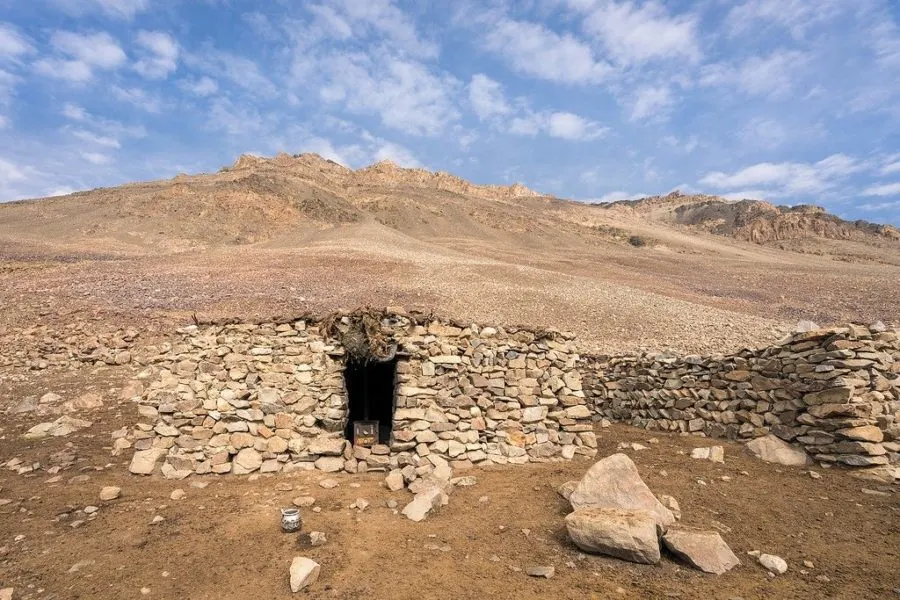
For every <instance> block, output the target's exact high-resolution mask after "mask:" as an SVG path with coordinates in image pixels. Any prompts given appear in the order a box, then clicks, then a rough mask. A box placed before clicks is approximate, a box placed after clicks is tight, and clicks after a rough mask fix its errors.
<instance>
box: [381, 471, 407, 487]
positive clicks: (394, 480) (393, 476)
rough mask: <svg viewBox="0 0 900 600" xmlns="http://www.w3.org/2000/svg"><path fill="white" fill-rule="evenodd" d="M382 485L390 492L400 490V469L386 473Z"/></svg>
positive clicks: (401, 476) (401, 477)
mask: <svg viewBox="0 0 900 600" xmlns="http://www.w3.org/2000/svg"><path fill="white" fill-rule="evenodd" d="M384 484H385V485H386V486H387V489H389V490H391V491H392V492H396V491H398V490H402V489H403V474H402V473H401V472H400V469H394V470H392V471H391V472H390V473H388V474H387V477H385V478H384Z"/></svg>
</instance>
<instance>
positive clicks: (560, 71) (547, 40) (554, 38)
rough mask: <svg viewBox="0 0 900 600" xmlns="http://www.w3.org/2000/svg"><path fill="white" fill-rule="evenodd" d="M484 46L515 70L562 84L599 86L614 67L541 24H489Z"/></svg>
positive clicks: (583, 45) (505, 21)
mask: <svg viewBox="0 0 900 600" xmlns="http://www.w3.org/2000/svg"><path fill="white" fill-rule="evenodd" d="M487 28H488V30H487V34H486V36H485V46H486V47H487V48H488V50H491V51H493V52H495V53H497V54H500V55H501V56H503V57H504V58H505V59H506V61H507V62H508V63H509V64H510V65H511V66H512V68H513V69H515V70H516V71H519V72H520V73H524V74H526V75H531V76H534V77H537V78H539V79H546V80H548V81H557V82H560V83H572V84H592V83H599V82H601V81H603V80H604V79H606V78H607V76H608V75H609V74H610V73H611V72H612V67H611V66H610V65H609V64H608V63H606V62H604V61H600V60H597V59H596V58H595V57H594V53H593V51H592V50H591V47H590V46H589V45H588V44H586V43H584V42H582V41H581V40H578V39H576V38H575V37H573V36H572V35H570V34H563V35H560V34H558V33H556V32H554V31H552V30H550V29H548V28H546V27H544V26H543V25H540V24H538V23H529V22H526V21H514V20H512V19H506V18H502V19H499V20H497V21H496V22H493V23H488V24H487Z"/></svg>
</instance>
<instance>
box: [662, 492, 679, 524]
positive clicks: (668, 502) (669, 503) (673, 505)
mask: <svg viewBox="0 0 900 600" xmlns="http://www.w3.org/2000/svg"><path fill="white" fill-rule="evenodd" d="M659 501H660V502H662V505H663V506H665V507H666V508H668V509H669V510H670V511H672V514H673V515H675V519H676V520H678V521H680V520H681V506H680V505H679V504H678V500H676V499H675V498H673V497H672V496H667V495H665V494H662V495H660V497H659Z"/></svg>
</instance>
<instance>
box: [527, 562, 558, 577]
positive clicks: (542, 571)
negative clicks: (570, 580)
mask: <svg viewBox="0 0 900 600" xmlns="http://www.w3.org/2000/svg"><path fill="white" fill-rule="evenodd" d="M525 574H526V575H530V576H531V577H543V578H544V579H550V578H551V577H553V575H555V574H556V568H555V567H553V566H552V565H550V566H549V567H528V568H526V569H525Z"/></svg>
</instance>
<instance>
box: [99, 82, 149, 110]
mask: <svg viewBox="0 0 900 600" xmlns="http://www.w3.org/2000/svg"><path fill="white" fill-rule="evenodd" d="M109 91H110V92H112V94H113V96H115V97H116V98H117V99H119V100H121V101H122V102H127V103H129V104H131V105H133V106H135V107H137V108H140V109H141V110H145V111H147V112H149V113H158V112H160V110H162V102H161V101H160V100H159V98H157V97H155V96H153V95H151V94H148V93H147V92H146V91H144V90H142V89H141V88H138V87H130V88H123V87H121V86H118V85H114V86H112V87H111V88H110V89H109Z"/></svg>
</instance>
